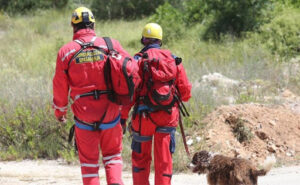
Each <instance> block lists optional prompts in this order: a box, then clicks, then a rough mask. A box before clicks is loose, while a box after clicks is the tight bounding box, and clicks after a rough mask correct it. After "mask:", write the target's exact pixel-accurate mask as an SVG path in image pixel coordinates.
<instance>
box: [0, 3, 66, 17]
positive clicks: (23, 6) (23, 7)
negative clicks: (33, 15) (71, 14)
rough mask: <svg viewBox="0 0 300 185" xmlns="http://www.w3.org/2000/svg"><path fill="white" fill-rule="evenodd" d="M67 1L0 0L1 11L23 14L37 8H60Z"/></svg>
mask: <svg viewBox="0 0 300 185" xmlns="http://www.w3.org/2000/svg"><path fill="white" fill-rule="evenodd" d="M68 2H69V0H14V1H7V0H0V6H1V10H4V11H5V12H8V13H11V14H12V13H25V12H27V11H30V10H34V9H37V8H62V7H65V6H66V5H67V4H68Z"/></svg>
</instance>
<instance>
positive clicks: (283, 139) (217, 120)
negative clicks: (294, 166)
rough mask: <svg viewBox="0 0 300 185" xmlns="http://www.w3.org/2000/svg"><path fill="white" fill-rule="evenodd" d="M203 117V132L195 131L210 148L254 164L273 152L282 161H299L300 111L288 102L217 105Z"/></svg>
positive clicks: (259, 162)
mask: <svg viewBox="0 0 300 185" xmlns="http://www.w3.org/2000/svg"><path fill="white" fill-rule="evenodd" d="M203 121H204V123H206V125H207V127H206V129H205V133H201V134H200V133H197V135H198V136H199V135H202V139H203V140H205V143H206V145H207V147H208V148H209V150H211V151H215V152H219V153H222V154H224V155H227V156H232V157H233V156H239V157H244V158H247V159H250V160H251V161H253V162H255V163H256V164H257V165H259V164H261V163H262V162H263V161H264V159H265V158H266V157H267V156H269V155H272V154H274V155H275V156H276V158H277V161H279V162H282V163H287V162H291V161H293V162H295V161H296V160H298V161H299V156H300V114H299V113H297V112H295V111H294V110H292V109H291V108H289V106H286V105H272V106H270V105H261V104H242V105H228V106H220V107H218V108H217V109H216V110H215V111H213V112H212V113H211V114H209V115H208V116H207V117H206V118H205V119H204V120H203ZM203 134H204V135H203ZM240 136H244V137H240ZM195 148H196V147H195V146H194V149H195Z"/></svg>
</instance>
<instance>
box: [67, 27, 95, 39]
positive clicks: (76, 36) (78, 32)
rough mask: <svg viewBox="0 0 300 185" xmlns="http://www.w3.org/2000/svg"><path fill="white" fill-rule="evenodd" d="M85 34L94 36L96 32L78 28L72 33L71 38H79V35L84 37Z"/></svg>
mask: <svg viewBox="0 0 300 185" xmlns="http://www.w3.org/2000/svg"><path fill="white" fill-rule="evenodd" d="M86 36H96V33H95V31H94V30H92V29H89V28H87V29H80V30H78V31H77V32H76V33H74V35H73V40H76V39H79V38H81V37H86Z"/></svg>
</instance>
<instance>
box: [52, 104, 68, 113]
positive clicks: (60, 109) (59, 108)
mask: <svg viewBox="0 0 300 185" xmlns="http://www.w3.org/2000/svg"><path fill="white" fill-rule="evenodd" d="M53 108H54V109H58V110H59V111H60V112H65V111H66V110H67V109H68V106H65V107H59V106H57V105H55V104H54V103H53Z"/></svg>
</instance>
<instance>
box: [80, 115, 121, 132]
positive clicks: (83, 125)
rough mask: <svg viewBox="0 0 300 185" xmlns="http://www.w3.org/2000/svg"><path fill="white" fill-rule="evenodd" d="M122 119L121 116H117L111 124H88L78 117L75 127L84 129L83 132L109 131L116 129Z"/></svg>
mask: <svg viewBox="0 0 300 185" xmlns="http://www.w3.org/2000/svg"><path fill="white" fill-rule="evenodd" d="M120 118H121V115H120V114H119V115H118V116H117V118H116V119H114V120H112V121H111V122H107V123H98V122H95V123H87V122H84V121H82V120H80V119H78V118H77V117H75V125H76V126H77V127H78V128H80V129H83V130H90V131H94V130H107V129H110V128H113V127H115V126H116V125H117V123H119V122H120Z"/></svg>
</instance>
